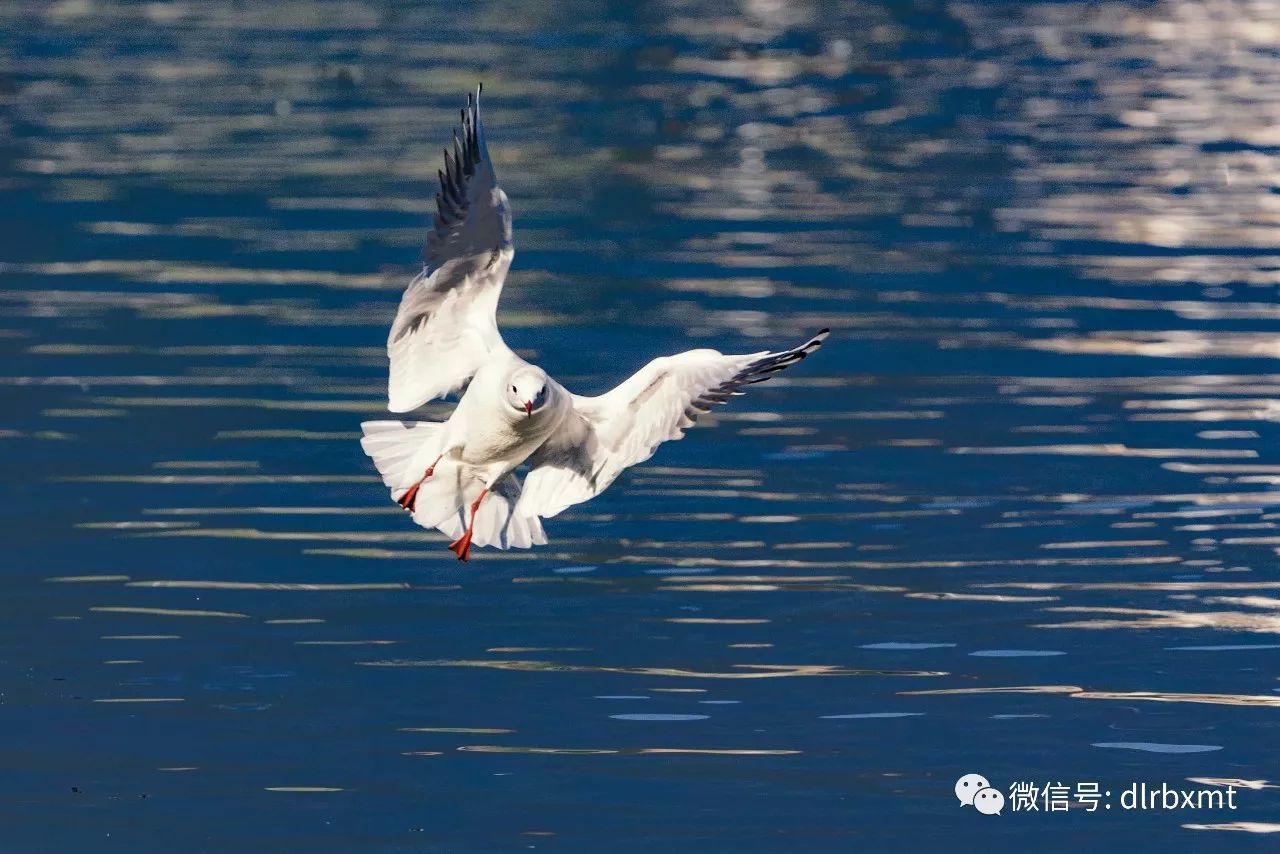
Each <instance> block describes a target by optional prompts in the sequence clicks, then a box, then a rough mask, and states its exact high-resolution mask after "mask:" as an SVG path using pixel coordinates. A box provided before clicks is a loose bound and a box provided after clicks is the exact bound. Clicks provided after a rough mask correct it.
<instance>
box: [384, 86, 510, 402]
mask: <svg viewBox="0 0 1280 854" xmlns="http://www.w3.org/2000/svg"><path fill="white" fill-rule="evenodd" d="M439 175H440V192H439V193H437V194H436V216H435V222H434V226H433V228H432V230H431V231H430V232H429V233H428V234H427V247H426V262H427V263H426V267H424V268H423V270H422V272H421V273H420V274H419V275H418V276H417V278H415V279H414V280H413V281H412V282H410V283H409V287H408V289H407V290H405V292H404V296H403V297H402V298H401V300H400V310H399V311H398V312H397V313H396V319H395V322H394V323H392V325H391V334H390V336H389V337H388V338H387V355H388V356H389V357H390V358H391V379H390V382H389V383H388V397H389V398H390V404H389V406H388V408H389V409H390V410H391V411H392V412H408V411H410V410H412V409H416V408H417V407H419V406H421V405H422V404H424V403H426V402H427V401H428V400H431V399H433V398H437V397H443V396H445V395H446V394H449V393H450V392H453V391H457V390H458V389H460V388H461V387H462V386H464V385H466V383H467V381H468V380H470V379H471V377H472V376H474V375H475V372H476V371H477V370H478V369H479V368H480V366H481V365H483V364H484V363H485V362H486V361H488V360H489V359H490V357H491V356H493V355H494V354H495V353H505V352H508V349H507V345H506V343H505V342H503V340H502V335H501V334H499V332H498V322H497V318H496V316H495V315H496V312H497V308H498V296H499V294H501V293H502V282H503V280H504V279H506V276H507V270H508V268H510V267H511V259H512V257H514V255H515V248H514V247H513V245H512V243H511V208H510V205H509V204H508V203H507V195H506V193H504V192H502V189H501V188H499V187H498V179H497V176H496V175H495V174H494V171H493V164H492V163H491V162H490V160H489V151H488V149H487V148H486V147H485V141H484V129H483V128H482V127H481V126H480V92H479V90H477V91H476V94H475V96H474V97H473V96H470V95H469V96H467V108H466V109H465V110H463V111H462V138H461V139H459V138H458V135H457V133H455V134H454V137H453V154H452V156H451V155H450V153H449V149H447V148H446V149H445V152H444V169H443V170H442V171H441V172H440V173H439Z"/></svg>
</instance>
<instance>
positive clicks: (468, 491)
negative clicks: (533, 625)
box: [360, 421, 547, 549]
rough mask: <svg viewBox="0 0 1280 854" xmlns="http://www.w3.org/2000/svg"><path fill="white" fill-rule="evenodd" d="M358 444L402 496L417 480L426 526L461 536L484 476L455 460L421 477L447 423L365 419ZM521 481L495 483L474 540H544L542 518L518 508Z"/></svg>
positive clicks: (520, 544)
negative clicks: (429, 475)
mask: <svg viewBox="0 0 1280 854" xmlns="http://www.w3.org/2000/svg"><path fill="white" fill-rule="evenodd" d="M360 426H361V428H362V429H363V430H364V438H363V439H361V440H360V446H361V447H362V448H364V451H365V453H366V454H368V455H369V456H370V457H371V458H372V459H373V464H374V465H375V466H377V468H378V473H379V474H381V475H382V482H383V483H384V484H386V485H387V487H388V488H389V489H390V490H391V497H392V498H393V499H395V500H396V501H399V500H400V499H401V498H402V497H403V496H404V494H405V493H406V492H408V491H409V489H410V488H412V487H413V486H414V484H419V482H421V483H420V485H419V486H418V493H417V495H416V496H415V497H414V509H413V521H415V522H417V523H418V524H419V525H421V526H422V527H424V528H438V529H439V530H440V531H441V532H443V533H445V534H447V535H448V536H450V537H453V538H454V539H457V538H458V537H460V536H462V532H463V531H465V530H466V527H467V521H468V518H469V517H470V515H471V504H472V503H473V502H474V501H475V500H476V499H477V498H478V497H479V496H480V492H481V490H483V489H484V481H483V480H482V479H481V478H480V477H479V476H477V474H475V473H474V472H472V471H470V470H469V468H468V467H467V466H465V465H463V464H461V463H459V462H457V461H455V460H451V459H442V460H440V461H439V462H438V463H436V466H435V469H434V471H433V473H432V475H431V477H429V478H427V479H426V480H422V476H423V474H424V473H425V472H426V469H427V466H430V465H431V464H432V463H433V462H435V460H436V458H437V457H439V456H440V452H441V450H442V449H441V444H442V443H443V441H444V425H443V424H437V423H432V422H429V421H366V422H365V423H363V424H361V425H360ZM519 499H520V483H519V481H517V480H516V479H515V477H514V476H513V475H507V476H506V477H504V478H502V479H501V480H500V481H498V483H497V484H496V485H495V486H494V488H493V489H492V490H491V491H490V492H489V494H488V495H487V496H486V497H485V499H484V501H483V502H481V504H480V509H479V511H478V512H477V513H476V521H475V530H474V532H473V533H472V540H471V541H472V544H473V545H476V546H495V547H497V548H500V549H507V548H518V549H527V548H529V547H530V546H533V545H545V544H546V542H547V537H546V534H545V533H543V530H542V522H541V520H540V519H539V518H538V517H537V516H535V515H528V514H524V513H520V514H516V513H515V512H514V511H515V507H516V503H517V502H518V501H519Z"/></svg>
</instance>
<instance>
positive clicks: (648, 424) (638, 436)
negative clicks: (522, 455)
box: [517, 329, 828, 518]
mask: <svg viewBox="0 0 1280 854" xmlns="http://www.w3.org/2000/svg"><path fill="white" fill-rule="evenodd" d="M827 333H828V330H826V329H824V330H822V331H821V332H819V333H818V334H817V335H815V336H814V337H813V338H812V339H810V340H809V341H807V342H805V343H804V344H802V345H800V346H799V347H795V348H793V349H791V350H783V351H782V352H780V353H770V352H767V351H765V352H761V353H753V354H751V355H749V356H726V355H724V354H722V353H718V352H716V351H715V350H690V351H688V352H686V353H680V354H679V355H676V356H664V357H662V358H660V359H654V360H653V361H652V362H650V363H649V364H647V365H645V366H644V367H643V368H641V369H640V370H639V371H637V372H636V373H635V374H634V375H633V376H632V377H631V378H630V379H628V380H626V381H625V382H623V383H622V384H621V385H619V386H618V387H617V388H615V389H613V390H612V391H610V392H608V393H606V394H602V395H600V396H599V397H578V396H576V395H575V396H574V398H573V411H572V412H570V413H569V415H568V416H567V417H566V419H565V424H564V426H563V427H562V428H561V430H559V431H558V432H557V434H556V435H555V436H553V437H552V438H551V439H550V440H548V441H547V443H546V444H544V445H543V446H542V447H541V448H539V449H538V450H537V451H536V452H535V453H534V454H533V456H531V457H530V458H529V463H530V465H531V467H532V468H531V469H530V471H529V474H528V475H527V476H526V477H525V481H524V491H523V494H522V495H521V497H520V505H519V507H518V508H517V512H521V511H523V512H525V513H536V514H537V515H539V516H543V517H546V518H550V517H552V516H555V515H556V514H557V513H559V512H561V511H562V510H564V509H565V508H566V507H570V506H572V505H574V504H579V503H581V502H583V501H586V500H588V499H590V498H593V497H594V496H596V495H599V494H600V493H601V492H603V491H604V490H605V488H606V487H608V486H609V484H611V483H613V481H614V479H615V478H616V477H617V476H618V475H619V474H620V473H621V472H622V470H623V469H625V468H627V467H628V466H633V465H635V464H636V463H642V462H644V461H645V460H647V459H649V457H651V456H653V452H654V451H656V450H657V448H658V446H659V445H661V444H662V443H663V442H666V441H668V440H670V439H679V438H681V437H682V436H684V429H685V428H686V427H690V426H692V425H693V423H694V422H695V421H696V420H697V418H698V416H699V415H701V414H702V413H704V412H707V411H709V410H710V409H711V406H712V405H713V404H717V403H726V402H728V400H729V398H730V397H731V396H733V395H738V394H742V392H741V391H739V389H740V388H742V387H743V386H746V385H750V384H752V383H758V382H764V381H765V380H767V379H769V378H771V377H772V376H773V375H774V374H775V373H777V372H778V371H781V370H783V369H784V368H788V367H790V366H792V365H794V364H796V363H797V362H799V361H800V360H801V359H803V358H805V357H806V356H808V355H809V354H810V353H812V352H813V351H814V350H816V349H818V348H819V347H821V346H822V342H823V341H824V340H826V337H827Z"/></svg>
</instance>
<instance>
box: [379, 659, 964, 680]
mask: <svg viewBox="0 0 1280 854" xmlns="http://www.w3.org/2000/svg"><path fill="white" fill-rule="evenodd" d="M356 664H360V665H363V666H365V667H478V668H482V669H491V670H516V671H522V672H556V673H627V674H632V675H638V676H670V677H674V678H679V679H784V678H790V677H796V676H946V675H948V674H946V673H943V672H940V671H929V670H869V669H856V668H849V667H839V666H836V665H828V664H796V665H793V664H735V665H733V666H734V667H736V668H740V670H738V671H733V672H726V671H701V670H686V669H684V668H679V667H609V666H605V665H587V664H565V663H562V662H555V661H521V660H511V661H494V660H466V659H436V660H413V659H388V660H385V661H357V662H356Z"/></svg>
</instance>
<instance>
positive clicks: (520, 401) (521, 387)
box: [506, 365, 549, 418]
mask: <svg viewBox="0 0 1280 854" xmlns="http://www.w3.org/2000/svg"><path fill="white" fill-rule="evenodd" d="M548 385H549V383H548V381H547V374H546V372H545V371H543V370H542V368H539V367H536V366H534V365H522V366H521V367H519V368H517V369H516V370H515V371H512V373H511V376H509V377H508V378H507V389H506V393H507V403H509V404H510V405H511V407H512V408H513V409H516V410H518V411H520V412H523V413H524V415H525V417H526V418H529V417H531V416H532V415H533V413H534V412H536V411H538V410H539V409H541V408H542V406H543V405H544V404H545V403H546V402H547V386H548Z"/></svg>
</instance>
